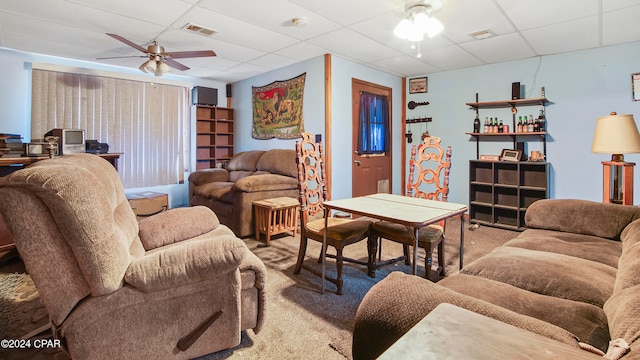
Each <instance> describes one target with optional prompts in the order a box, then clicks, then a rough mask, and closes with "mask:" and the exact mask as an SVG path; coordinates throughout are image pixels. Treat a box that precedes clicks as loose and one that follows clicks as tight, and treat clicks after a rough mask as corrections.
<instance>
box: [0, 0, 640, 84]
mask: <svg viewBox="0 0 640 360" xmlns="http://www.w3.org/2000/svg"><path fill="white" fill-rule="evenodd" d="M405 2H406V1H404V0H234V1H229V0H153V1H151V0H137V1H132V0H2V1H0V46H1V47H4V48H8V49H15V50H20V51H26V52H31V53H38V54H46V55H54V56H60V57H65V58H71V59H78V60H85V61H92V62H99V63H106V64H111V65H117V66H124V67H131V68H137V67H138V66H140V64H142V62H143V61H144V59H142V58H140V57H136V56H139V55H143V54H141V53H140V52H138V51H136V50H135V49H133V48H131V47H129V46H127V45H125V44H123V43H121V42H119V41H117V40H115V39H113V38H111V37H109V36H107V35H105V33H115V34H118V35H121V36H123V37H125V38H127V39H129V40H131V41H133V42H134V43H136V44H139V45H141V46H142V47H146V46H147V45H148V44H149V43H150V42H151V41H152V40H157V41H158V42H159V43H160V45H162V46H164V47H165V49H166V51H190V50H214V51H215V52H216V53H217V54H218V56H217V57H211V58H190V59H179V62H181V63H183V64H185V65H187V66H189V67H190V68H191V69H190V70H186V71H178V70H172V73H175V74H179V75H186V76H193V77H200V78H207V79H213V80H217V81H222V82H235V81H238V80H242V79H245V78H248V77H251V76H255V75H258V74H261V73H264V72H268V71H271V70H273V69H277V68H280V67H284V66H287V65H290V64H293V63H296V62H299V61H302V60H306V59H310V58H313V57H316V56H320V55H323V54H326V53H331V54H334V55H336V56H340V57H343V58H346V59H349V60H352V61H354V62H357V63H362V64H364V65H367V66H370V67H373V68H376V69H380V70H383V71H386V72H389V73H393V74H397V75H400V76H408V77H411V76H415V75H422V74H429V73H434V72H439V71H445V70H454V69H461V68H466V67H472V66H478V65H483V64H490V63H498V62H503V61H510V60H517V59H525V58H530V57H535V56H541V55H550V54H557V53H563V52H570V51H576V50H583V49H591V48H596V47H601V46H609V45H615V44H621V43H626V42H634V41H638V40H640V27H639V26H636V25H633V24H635V21H636V20H638V19H640V0H444V7H443V9H442V10H441V11H439V12H438V13H436V14H435V16H436V17H437V18H438V19H440V21H441V22H442V23H443V24H444V26H445V29H444V31H443V32H442V33H441V34H440V35H438V36H436V37H434V38H431V39H429V38H425V40H424V41H422V42H421V44H420V46H421V50H422V54H423V55H422V57H421V58H417V57H416V50H412V49H411V48H410V43H409V42H408V41H404V40H400V39H398V38H396V37H395V36H394V35H393V33H392V31H393V28H394V27H395V25H396V24H397V23H398V22H399V21H400V19H401V18H402V17H403V16H404V8H405ZM294 18H306V19H307V20H308V24H307V25H306V26H304V27H297V26H294V24H293V22H292V19H294ZM186 24H195V25H198V26H201V27H204V28H208V29H212V30H215V31H216V33H215V34H213V35H203V34H200V33H194V32H191V31H188V30H185V29H183V27H184V26H185V25H186ZM484 31H487V32H489V33H490V34H492V35H493V36H491V37H489V38H485V39H481V40H479V39H476V38H474V37H472V36H471V35H469V34H471V33H475V32H484ZM124 56H131V57H126V58H115V59H103V60H96V59H98V58H103V57H124Z"/></svg>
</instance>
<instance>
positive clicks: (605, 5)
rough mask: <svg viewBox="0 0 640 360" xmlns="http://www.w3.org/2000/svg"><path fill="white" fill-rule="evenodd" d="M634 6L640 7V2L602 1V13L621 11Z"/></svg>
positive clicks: (626, 0) (638, 0)
mask: <svg viewBox="0 0 640 360" xmlns="http://www.w3.org/2000/svg"><path fill="white" fill-rule="evenodd" d="M634 5H640V0H602V11H611V10H619V9H624V8H626V7H629V6H634Z"/></svg>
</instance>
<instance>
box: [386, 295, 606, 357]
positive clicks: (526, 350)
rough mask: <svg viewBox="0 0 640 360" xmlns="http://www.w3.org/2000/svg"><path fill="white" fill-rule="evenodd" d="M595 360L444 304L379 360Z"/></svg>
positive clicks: (581, 351) (512, 327)
mask: <svg viewBox="0 0 640 360" xmlns="http://www.w3.org/2000/svg"><path fill="white" fill-rule="evenodd" d="M395 359H413V360H457V359H476V360H493V359H538V360H557V359H563V360H588V359H592V360H596V359H600V360H602V359H603V358H602V357H601V356H598V355H596V354H593V353H590V352H588V351H585V350H582V349H580V348H577V347H572V346H569V345H567V344H563V343H561V342H558V341H555V340H552V339H550V338H547V337H544V336H542V335H538V334H535V333H532V332H529V331H527V330H523V329H520V328H517V327H515V326H512V325H509V324H506V323H503V322H500V321H498V320H494V319H492V318H489V317H486V316H483V315H480V314H476V313H474V312H471V311H469V310H466V309H463V308H460V307H457V306H454V305H452V304H447V303H442V304H440V305H438V306H437V307H436V308H435V309H434V310H433V311H431V312H430V313H429V314H428V315H427V316H426V317H425V318H424V319H422V320H421V321H420V322H418V323H417V324H416V325H415V326H414V327H413V328H411V330H409V331H408V332H407V333H406V334H404V335H403V336H402V337H401V338H400V339H398V341H397V342H396V343H395V344H393V345H392V346H391V347H390V348H388V349H387V350H386V351H385V352H384V353H383V354H382V355H380V357H379V358H378V360H395Z"/></svg>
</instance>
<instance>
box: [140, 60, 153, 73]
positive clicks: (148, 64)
mask: <svg viewBox="0 0 640 360" xmlns="http://www.w3.org/2000/svg"><path fill="white" fill-rule="evenodd" d="M156 68H157V64H156V60H155V59H149V60H147V61H145V62H144V63H143V64H142V65H141V66H140V70H142V72H144V73H147V74H149V73H155V72H156Z"/></svg>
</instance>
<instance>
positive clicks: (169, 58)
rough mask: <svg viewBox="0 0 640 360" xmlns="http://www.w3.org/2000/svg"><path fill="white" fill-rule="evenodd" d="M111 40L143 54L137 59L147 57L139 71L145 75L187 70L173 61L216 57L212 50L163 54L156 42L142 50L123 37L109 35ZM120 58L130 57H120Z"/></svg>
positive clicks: (187, 68)
mask: <svg viewBox="0 0 640 360" xmlns="http://www.w3.org/2000/svg"><path fill="white" fill-rule="evenodd" d="M107 35H109V36H111V37H112V38H114V39H116V40H118V41H121V42H123V43H125V44H127V45H129V46H131V47H132V48H134V49H136V50H138V51H140V52H143V53H145V54H146V55H144V56H139V57H148V58H149V60H147V61H145V62H144V63H143V64H142V65H141V66H140V70H142V71H143V72H145V73H154V74H155V75H156V76H162V75H163V74H165V73H167V72H169V66H171V67H172V68H175V69H178V70H182V71H184V70H189V67H187V66H185V65H183V64H181V63H179V62H177V61H175V60H174V59H184V58H194V57H208V56H216V53H215V52H214V51H213V50H197V51H177V52H165V51H164V47H162V46H160V45H159V44H158V42H157V41H155V40H154V41H153V42H152V43H151V44H150V45H149V46H147V48H146V49H145V48H143V47H142V46H140V45H138V44H136V43H134V42H132V41H130V40H128V39H125V38H124V37H122V36H120V35H116V34H109V33H107ZM122 57H130V56H122ZM113 58H114V57H111V58H100V59H113Z"/></svg>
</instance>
